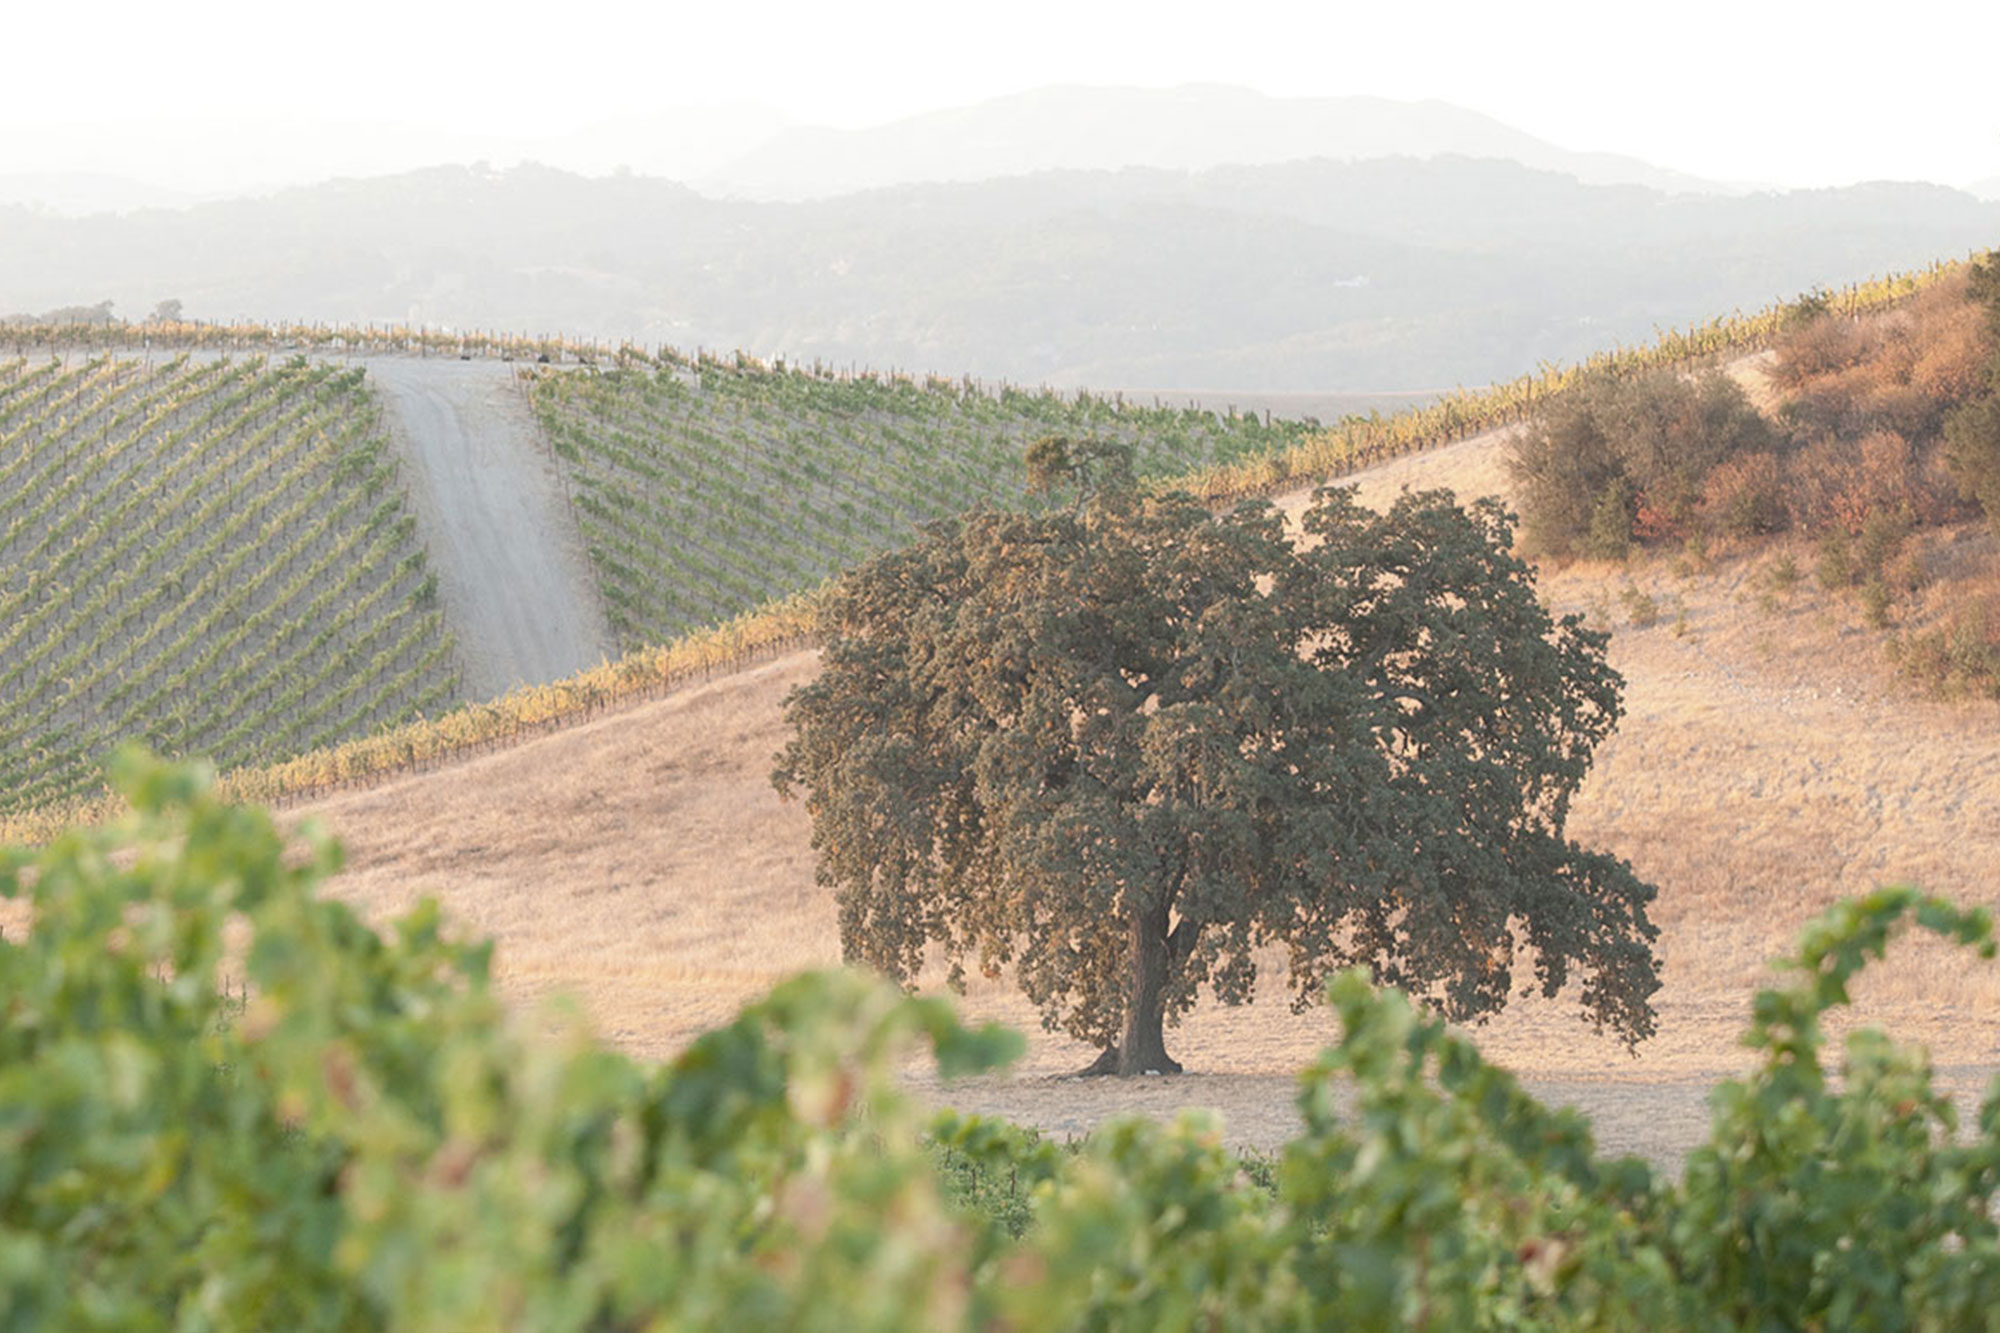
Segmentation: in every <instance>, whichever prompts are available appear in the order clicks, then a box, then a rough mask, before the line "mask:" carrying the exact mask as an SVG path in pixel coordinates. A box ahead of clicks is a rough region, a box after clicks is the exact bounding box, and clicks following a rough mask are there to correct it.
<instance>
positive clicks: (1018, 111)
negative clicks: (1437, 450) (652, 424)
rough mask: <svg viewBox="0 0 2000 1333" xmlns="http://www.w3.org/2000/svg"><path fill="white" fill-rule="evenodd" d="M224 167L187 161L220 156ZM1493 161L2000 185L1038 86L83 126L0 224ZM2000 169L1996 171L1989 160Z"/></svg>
mask: <svg viewBox="0 0 2000 1333" xmlns="http://www.w3.org/2000/svg"><path fill="white" fill-rule="evenodd" d="M225 127H226V128H227V131H228V132H227V135H226V143H227V145H228V149H227V154H228V155H227V156H226V157H216V158H213V159H211V160H209V161H207V162H203V161H202V160H200V159H196V160H194V161H193V162H191V163H189V162H185V161H182V162H181V164H180V165H178V166H176V165H175V163H176V162H177V161H179V160H180V159H178V158H177V154H184V153H186V152H187V151H188V145H189V143H190V142H199V141H201V140H203V139H204V138H209V139H222V138H224V136H221V135H219V134H218V131H220V130H223V129H224V128H225ZM1441 156H1463V157H1474V158H1495V159H1500V160H1504V161H1510V162H1517V163H1519V164H1521V165H1523V166H1527V167H1531V168H1535V169H1539V170H1545V171H1552V172H1556V173H1558V174H1562V175H1567V176H1572V177H1574V178H1575V179H1577V180H1578V181H1579V182H1581V183H1583V184H1588V185H1617V184H1631V185H1643V186H1646V187H1649V188H1652V189H1656V190H1662V191H1666V192H1668V193H1673V194H1716V195H1742V194H1759V193H1769V194H1780V195H1782V194H1788V193H1793V192H1796V191H1798V190H1803V189H1815V188H1842V187H1845V186H1860V185H1866V184H1873V183H1880V182H1883V181H1890V182H1894V183H1905V184H1907V183H1923V184H1931V185H1939V186H1943V187H1945V188H1948V189H1955V190H1960V191H1963V192H1965V193H1968V194H1971V195H1973V196H1974V197H1976V198H1981V199H1987V200H1992V199H2000V174H1981V175H1977V176H1974V175H1971V174H1966V173H1961V174H1960V175H1959V176H1958V177H1957V178H1954V179H1943V178H1942V176H1943V174H1944V173H1931V174H1929V175H1923V174H1915V173H1912V174H1907V175H1890V176H1881V175H1874V176H1865V175H1856V176H1854V177H1853V178H1852V179H1851V180H1846V181H1842V182H1839V183H1838V184H1828V183H1821V184H1819V185H1800V184H1796V183H1794V184H1786V183H1783V182H1780V181H1777V180H1768V179H1758V178H1741V179H1738V178H1722V177H1711V176H1705V175H1703V174H1701V173H1699V172H1695V171H1690V170H1686V169H1682V168H1680V167H1679V166H1677V165H1676V164H1673V163H1667V162H1656V161H1653V160H1650V159H1648V158H1646V157H1644V156H1643V155H1642V154H1639V153H1635V152H1625V151H1602V150H1579V149H1575V148H1572V147H1569V146H1567V145H1565V144H1561V143H1558V142H1556V141H1554V140H1551V139H1549V138H1547V137H1545V136H1538V135H1536V134H1533V133H1530V132H1528V131H1526V130H1523V129H1521V128H1519V127H1518V126H1516V125H1514V124H1512V123H1509V122H1508V121H1506V120H1505V119H1504V118H1503V117H1500V116H1496V115H1493V114H1489V113H1488V112H1486V111H1484V110H1481V109H1478V108H1475V107H1472V106H1470V105H1467V104H1462V103H1459V102H1456V101H1453V100H1449V99H1445V98H1439V97H1421V98H1396V97H1382V96H1374V95H1348V96H1275V95H1271V94H1268V93H1265V92H1261V91H1259V90H1257V89H1254V88H1251V87H1248V86H1244V85H1240V84H1231V83H1225V82H1218V81H1191V82H1186V83H1180V84H1175V85H1172V86H1165V87H1147V86H1139V85H1130V84H1088V83H1051V84H1045V85H1041V86H1037V87H1033V88H1027V89H1023V90H1021V91H1019V92H1012V93H1005V94H1001V95H998V96H992V97H986V98H979V99H973V100H965V101H960V102H954V103H952V104H951V105H946V106H939V107H936V108H933V109H929V110H924V111H919V112H914V113H910V114H905V115H896V116H889V117H884V118H880V119H876V120H871V121H869V122H867V123H863V124H858V125H844V124H836V123H833V122H830V121H826V120H815V119H802V118H799V117H796V116H793V115H789V114H787V113H786V112H784V111H782V110H780V109H779V108H777V107H774V106H770V105H765V104H761V103H758V102H755V101H743V102H729V103H715V104H706V105H701V104H686V105H662V106H659V107H657V108H655V109H653V110H651V111H649V112H645V113H635V114H627V115H621V116H615V117H609V118H603V119H597V120H591V121H587V122H580V123H576V124H573V125H570V126H567V127H564V128H562V129H559V130H550V131H545V132H541V133H536V134H520V133H512V134H509V133H498V132H488V131H469V130H466V129H464V128H462V127H452V128H445V127H441V126H438V125H428V124H418V123H412V122H402V121H393V120H352V121H328V120H322V121H308V120H303V119H299V118H297V117H296V116H283V115H281V116H277V117H272V118H270V119H267V120H261V121H259V122H257V123H254V124H245V123H243V122H241V121H237V120H231V121H227V122H225V121H223V120H220V119H215V120H211V119H209V118H205V117H199V116H176V115H172V114H168V115H164V116H156V117H150V118H149V119H148V120H147V122H146V123H145V124H143V125H127V124H110V123H102V124H87V125H79V126H75V127H71V128H70V129H69V130H68V131H67V133H66V134H64V133H55V134H45V135H42V136H39V137H38V139H37V141H36V142H33V143H23V142H21V141H19V140H17V141H15V142H14V143H12V144H10V145H9V146H8V148H7V149H5V150H0V207H8V206H22V207H28V208H32V209H35V210H37V211H41V212H47V213H53V214H57V215H59V216H64V217H87V216H96V215H100V214H105V213H126V212H131V211H134V210H141V209H175V210H181V209H187V208H191V207H195V206H198V205H201V204H211V203H221V202H228V201H231V200H243V199H256V198H264V197H268V196H270V195H273V194H276V193H280V192H283V191H285V190H289V189H297V188H310V187H313V186H319V185H325V184H331V183H335V182H339V181H347V180H370V179H377V178H382V177H389V176H398V175H406V174H409V173H411V172H414V171H420V170H424V169H428V168H442V167H468V168H470V167H475V166H485V167H491V168H495V169H503V170H504V169H511V168H515V167H520V166H542V167H548V168H552V169H555V170H559V171H564V172H567V173H570V174H574V175H579V176H584V177H588V178H602V177H611V176H640V177H647V178H656V179H664V180H668V181H672V182H674V183H677V184H682V185H686V186H688V187H689V188H690V189H692V190H694V191H695V192H696V193H697V194H700V195H702V196H704V197H707V198H712V199H743V200H756V201H764V202H775V201H798V200H808V199H826V198H834V197H839V196H841V195H846V194H854V193H859V192H862V191H866V190H877V189H886V188H894V187H898V186H904V185H918V184H933V183H945V182H977V181H987V180H998V179H1007V178H1012V177H1018V176H1026V175H1034V174H1038V173H1041V172H1047V171H1060V170H1079V171H1117V170H1121V169H1126V168H1135V167H1137V168H1159V169H1170V170H1179V171H1191V172H1198V171H1205V170H1212V169H1215V168H1219V167H1226V166H1266V165H1277V164H1280V163H1288V162H1300V161H1310V160H1314V159H1321V158H1324V159H1329V160H1332V161H1337V162H1360V161H1369V160H1374V159H1378V158H1387V157H1412V158H1417V159H1432V158H1437V157H1441ZM1995 156H1996V157H2000V153H1996V154H1995Z"/></svg>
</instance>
